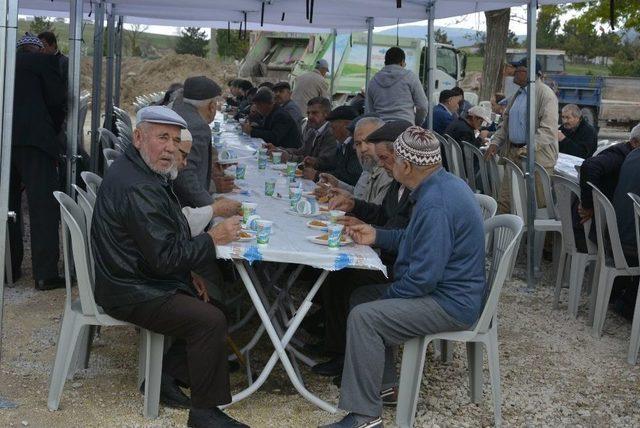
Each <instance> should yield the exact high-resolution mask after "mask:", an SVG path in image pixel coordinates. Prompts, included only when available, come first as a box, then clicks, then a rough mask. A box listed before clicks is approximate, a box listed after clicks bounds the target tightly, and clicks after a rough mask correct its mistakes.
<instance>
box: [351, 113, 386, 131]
mask: <svg viewBox="0 0 640 428" xmlns="http://www.w3.org/2000/svg"><path fill="white" fill-rule="evenodd" d="M367 125H369V126H375V127H376V129H378V128H382V126H383V125H384V120H382V119H380V118H379V117H363V118H362V119H360V120H359V121H358V122H357V123H356V127H355V129H354V131H353V132H354V133H356V132H358V130H359V129H360V128H362V127H363V126H367Z"/></svg>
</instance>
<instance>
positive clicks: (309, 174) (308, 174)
mask: <svg viewBox="0 0 640 428" xmlns="http://www.w3.org/2000/svg"><path fill="white" fill-rule="evenodd" d="M317 175H318V171H316V170H315V169H313V168H309V167H305V169H303V170H302V176H303V177H304V178H306V179H307V180H315V179H316V176H317Z"/></svg>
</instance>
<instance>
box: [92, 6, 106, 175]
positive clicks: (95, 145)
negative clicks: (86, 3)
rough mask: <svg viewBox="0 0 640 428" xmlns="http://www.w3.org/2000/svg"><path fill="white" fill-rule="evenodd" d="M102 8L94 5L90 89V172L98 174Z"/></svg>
mask: <svg viewBox="0 0 640 428" xmlns="http://www.w3.org/2000/svg"><path fill="white" fill-rule="evenodd" d="M104 8H105V4H104V3H103V2H98V3H96V4H95V9H94V13H95V21H94V22H95V30H94V33H93V76H92V82H93V84H92V89H91V171H93V172H98V169H99V167H100V164H101V162H100V159H101V153H100V141H99V138H98V128H100V112H101V110H100V107H101V105H100V104H101V103H100V99H101V92H102V56H103V51H104V50H103V46H104Z"/></svg>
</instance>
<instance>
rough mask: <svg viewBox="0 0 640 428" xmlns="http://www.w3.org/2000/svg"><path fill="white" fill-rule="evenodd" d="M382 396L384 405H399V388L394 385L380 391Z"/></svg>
mask: <svg viewBox="0 0 640 428" xmlns="http://www.w3.org/2000/svg"><path fill="white" fill-rule="evenodd" d="M380 398H382V405H383V406H388V407H393V406H397V405H398V388H397V387H395V386H392V387H391V388H387V389H385V390H382V391H380Z"/></svg>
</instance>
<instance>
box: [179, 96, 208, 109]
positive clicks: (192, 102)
mask: <svg viewBox="0 0 640 428" xmlns="http://www.w3.org/2000/svg"><path fill="white" fill-rule="evenodd" d="M215 100H216V99H215V98H209V99H208V100H192V99H191V98H183V99H182V101H183V102H184V103H185V104H189V105H191V106H193V107H195V108H203V107H207V106H208V105H209V103H211V102H214V101H215Z"/></svg>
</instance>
